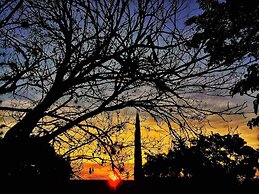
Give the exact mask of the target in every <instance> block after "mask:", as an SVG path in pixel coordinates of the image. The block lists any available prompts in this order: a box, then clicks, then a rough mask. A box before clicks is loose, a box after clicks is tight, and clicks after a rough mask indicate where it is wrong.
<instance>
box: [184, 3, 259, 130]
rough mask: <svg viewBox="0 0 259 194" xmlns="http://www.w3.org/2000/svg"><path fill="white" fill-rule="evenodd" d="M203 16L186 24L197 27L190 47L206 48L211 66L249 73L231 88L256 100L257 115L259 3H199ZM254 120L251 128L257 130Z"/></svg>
mask: <svg viewBox="0 0 259 194" xmlns="http://www.w3.org/2000/svg"><path fill="white" fill-rule="evenodd" d="M197 2H198V3H199V5H200V8H201V9H202V10H203V13H202V14H200V15H198V16H194V17H192V18H190V19H188V20H187V21H186V24H187V25H192V24H194V25H195V35H194V36H193V37H192V39H191V41H190V42H189V46H190V47H195V48H203V49H204V52H205V53H208V54H209V55H210V56H211V58H210V61H209V64H211V65H212V64H215V63H216V64H221V65H224V66H228V65H230V64H234V63H239V64H243V66H244V67H245V68H246V69H247V71H246V73H245V72H244V75H243V77H242V79H241V80H239V81H238V80H237V81H236V83H235V84H234V85H233V86H232V90H231V94H232V95H236V94H240V95H244V94H246V95H249V96H252V97H253V98H254V101H253V107H254V113H255V114H257V113H258V111H257V110H258V104H259V96H258V92H257V91H258V90H259V85H258V83H259V82H258V79H259V75H258V69H259V65H258V56H259V52H258V48H259V47H258V46H259V45H258V44H259V35H258V31H259V28H258V26H259V21H258V18H259V15H258V14H259V2H258V1H256V0H226V1H218V0H211V1H203V0H198V1H197ZM258 121H259V118H258V117H257V118H253V119H251V120H250V121H249V122H248V126H249V127H250V128H252V127H253V126H258V123H259V122H258Z"/></svg>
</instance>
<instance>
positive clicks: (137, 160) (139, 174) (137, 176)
mask: <svg viewBox="0 0 259 194" xmlns="http://www.w3.org/2000/svg"><path fill="white" fill-rule="evenodd" d="M140 129H141V128H140V120H139V113H137V114H136V122H135V139H134V142H135V143H134V150H135V151H134V180H136V181H138V182H141V181H142V180H143V169H142V153H141V130H140Z"/></svg>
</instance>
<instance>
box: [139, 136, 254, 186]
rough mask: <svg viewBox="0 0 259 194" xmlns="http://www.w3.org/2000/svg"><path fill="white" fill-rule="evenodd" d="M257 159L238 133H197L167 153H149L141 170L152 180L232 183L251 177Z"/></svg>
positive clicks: (244, 181) (239, 182)
mask: <svg viewBox="0 0 259 194" xmlns="http://www.w3.org/2000/svg"><path fill="white" fill-rule="evenodd" d="M258 158H259V152H258V151H257V150H255V149H253V148H252V147H250V146H247V145H246V142H245V141H244V140H243V139H242V138H241V137H239V135H237V134H235V135H229V134H228V135H222V136H221V135H219V134H213V135H209V136H204V135H200V136H199V137H198V138H195V139H192V140H191V144H190V146H187V145H186V144H183V142H180V145H179V146H176V147H175V148H174V149H172V150H170V151H169V152H168V154H158V155H154V156H152V155H149V156H148V157H147V163H146V164H145V165H144V172H145V175H146V177H148V178H151V179H183V180H189V181H192V182H194V183H199V184H205V183H207V184H210V185H215V186H216V185H217V186H221V185H228V186H231V185H238V184H241V183H247V182H252V181H253V180H254V179H253V178H254V177H255V173H256V169H258V168H259V163H258Z"/></svg>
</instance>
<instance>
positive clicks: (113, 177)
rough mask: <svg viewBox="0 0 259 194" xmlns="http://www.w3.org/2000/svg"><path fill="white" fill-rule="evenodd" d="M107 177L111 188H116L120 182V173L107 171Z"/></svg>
mask: <svg viewBox="0 0 259 194" xmlns="http://www.w3.org/2000/svg"><path fill="white" fill-rule="evenodd" d="M108 177H109V179H108V186H109V187H110V188H111V189H113V190H116V189H117V187H118V186H119V185H120V184H121V177H120V175H119V174H118V173H117V172H116V171H115V170H113V171H111V172H110V173H109V176H108Z"/></svg>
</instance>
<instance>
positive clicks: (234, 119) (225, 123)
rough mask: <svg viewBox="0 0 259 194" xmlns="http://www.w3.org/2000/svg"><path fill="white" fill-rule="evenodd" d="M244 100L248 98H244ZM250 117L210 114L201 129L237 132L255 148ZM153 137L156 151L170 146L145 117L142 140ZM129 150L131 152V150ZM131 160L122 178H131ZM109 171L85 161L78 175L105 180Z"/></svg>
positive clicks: (257, 137) (257, 136) (258, 136)
mask: <svg viewBox="0 0 259 194" xmlns="http://www.w3.org/2000/svg"><path fill="white" fill-rule="evenodd" d="M236 100H237V99H236ZM244 100H249V99H246V98H244ZM220 102H222V101H217V100H215V101H214V103H215V104H217V105H218V106H219V103H220ZM237 102H242V97H241V98H238V100H237ZM247 105H248V107H247V109H246V111H247V112H250V111H251V107H250V106H251V104H249V103H248V104H247ZM252 117H254V114H252V113H248V114H245V115H236V116H226V117H225V119H226V120H222V119H221V118H219V117H218V116H211V117H210V118H209V121H210V123H209V124H208V123H207V122H206V123H204V126H203V130H204V133H206V134H211V133H220V134H222V135H224V134H227V133H230V134H234V133H238V134H239V135H240V136H241V137H242V138H243V139H244V140H245V141H246V142H247V145H249V146H251V147H253V148H255V149H258V148H259V129H258V128H253V129H249V127H248V126H247V122H248V120H249V118H252ZM144 125H145V126H150V127H151V128H152V129H153V130H157V131H155V132H154V131H153V132H152V131H151V132H150V131H149V132H147V131H146V129H145V127H144ZM165 130H166V127H165ZM161 132H162V133H161ZM159 135H160V136H159ZM163 135H164V136H163ZM155 137H157V138H158V139H162V140H161V142H160V143H161V144H160V145H161V146H162V149H160V151H158V153H162V152H165V153H166V152H167V150H168V149H169V147H170V139H169V136H167V135H166V132H165V131H163V130H162V129H161V128H160V127H156V124H155V122H154V121H152V119H147V120H146V121H145V122H143V123H142V141H145V140H146V139H145V138H155ZM163 137H164V138H163ZM154 150H155V149H154ZM131 152H132V153H133V151H131ZM144 152H145V150H142V156H143V163H144V162H145V154H144ZM155 152H156V151H155ZM133 162H134V161H133V160H131V161H130V163H126V164H125V171H126V172H128V175H129V177H126V176H125V174H124V175H123V179H130V180H131V179H133V166H134V164H133ZM90 168H94V172H93V173H89V169H90ZM111 171H112V170H111V166H110V165H104V166H101V165H99V164H96V163H89V162H85V164H84V168H83V169H82V171H81V172H80V173H79V176H80V177H81V178H82V179H85V180H90V179H98V180H106V179H109V175H110V173H111ZM257 174H259V173H257Z"/></svg>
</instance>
